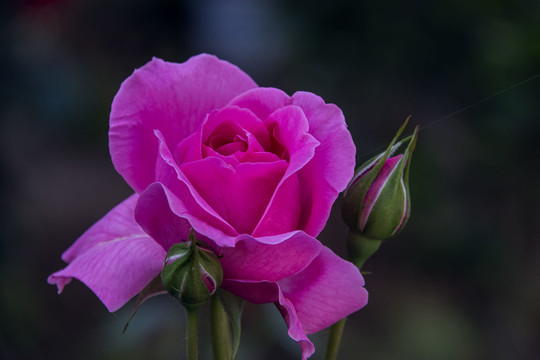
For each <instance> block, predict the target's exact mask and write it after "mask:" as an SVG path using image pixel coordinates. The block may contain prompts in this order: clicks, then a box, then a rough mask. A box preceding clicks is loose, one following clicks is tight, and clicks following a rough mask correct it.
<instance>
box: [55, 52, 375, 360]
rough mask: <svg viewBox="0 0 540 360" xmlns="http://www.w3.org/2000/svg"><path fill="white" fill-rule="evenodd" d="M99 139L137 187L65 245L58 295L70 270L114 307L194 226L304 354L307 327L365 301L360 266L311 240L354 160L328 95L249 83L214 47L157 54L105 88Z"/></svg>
mask: <svg viewBox="0 0 540 360" xmlns="http://www.w3.org/2000/svg"><path fill="white" fill-rule="evenodd" d="M109 147H110V152H111V158H112V161H113V163H114V166H115V168H116V170H117V171H118V172H119V173H120V174H121V175H122V176H123V177H124V179H125V180H126V181H127V183H128V184H129V185H130V186H131V187H132V188H133V190H134V191H135V194H134V195H132V196H131V197H129V198H128V199H127V200H125V201H124V202H122V203H121V204H119V205H118V206H117V207H115V208H114V209H113V210H111V212H109V213H108V214H107V215H106V216H105V217H104V218H102V219H101V220H100V221H98V222H97V223H96V224H95V225H94V226H92V227H91V228H90V229H89V230H88V231H87V232H86V233H84V234H83V235H82V236H81V237H80V238H79V239H78V240H77V241H76V242H75V243H74V244H73V245H72V246H71V247H70V248H69V249H68V250H67V251H66V252H65V253H64V254H63V256H62V259H63V260H64V261H66V262H67V263H69V265H68V266H67V267H66V268H64V269H63V270H61V271H58V272H56V273H54V274H53V275H51V276H50V277H49V279H48V281H49V283H51V284H56V285H57V286H58V289H59V292H61V291H62V289H63V288H64V286H65V285H66V284H67V283H69V282H70V281H71V279H72V278H76V279H78V280H80V281H82V282H84V283H85V284H86V285H87V286H88V287H89V288H90V289H92V291H93V292H94V293H95V294H96V295H97V296H98V297H99V298H100V300H101V301H102V302H103V303H104V304H105V306H106V307H107V308H108V309H109V311H116V310H117V309H119V308H120V307H122V306H123V305H124V304H125V303H126V302H128V301H129V300H130V299H131V298H132V297H133V296H135V295H136V294H137V293H139V292H140V291H141V290H142V289H143V288H144V286H145V285H147V284H148V283H149V282H150V281H151V280H152V279H153V278H154V277H156V276H158V275H159V273H160V271H161V269H162V267H163V260H164V257H165V254H166V251H167V250H168V249H169V248H170V246H171V245H172V244H174V243H177V242H180V241H185V240H187V238H188V233H189V231H190V229H192V228H193V229H194V230H195V232H196V234H197V238H199V239H201V240H203V241H204V242H205V243H206V244H207V245H208V246H210V247H211V248H212V249H213V251H214V252H215V253H216V254H217V255H218V256H219V257H220V262H221V265H222V267H223V271H224V280H223V284H222V287H223V288H224V289H226V290H228V291H230V292H232V293H234V294H236V295H237V296H239V297H242V298H244V299H246V300H248V301H251V302H254V303H268V302H274V303H275V304H276V306H277V307H278V309H279V310H280V312H281V313H282V315H283V317H284V319H285V321H286V323H287V325H288V327H289V335H290V337H291V338H293V339H294V340H296V341H298V342H299V344H300V346H301V348H302V358H303V359H306V358H307V357H309V356H311V354H312V353H313V352H314V346H313V344H312V343H311V342H310V341H309V339H308V338H307V336H306V334H310V333H314V332H317V331H319V330H321V329H323V328H325V327H327V326H329V325H331V324H333V323H334V322H336V321H338V320H340V319H341V318H343V317H345V316H347V315H349V314H351V313H352V312H355V311H357V310H358V309H360V308H361V307H363V306H364V305H365V304H366V303H367V292H366V290H365V289H364V288H363V285H364V280H363V278H362V276H361V275H360V272H359V271H358V269H357V268H356V267H355V266H354V265H353V264H351V263H349V262H347V261H345V260H343V259H341V258H340V257H338V256H337V255H335V254H334V253H333V252H332V251H331V250H330V249H328V248H326V247H324V246H322V244H321V243H320V242H319V241H318V240H317V239H316V238H315V237H316V236H317V235H318V234H319V233H320V231H321V230H322V229H323V228H324V226H325V224H326V221H327V219H328V216H329V213H330V210H331V207H332V204H333V202H334V201H335V199H336V197H337V196H338V194H339V192H341V191H342V190H343V189H345V187H346V185H347V183H348V182H349V180H350V179H351V177H352V176H353V171H354V165H355V147H354V144H353V142H352V139H351V135H350V133H349V132H348V130H347V128H346V125H345V121H344V118H343V114H342V112H341V111H340V109H339V108H338V107H337V106H335V105H333V104H326V103H325V102H324V101H323V100H322V99H321V98H320V97H318V96H316V95H314V94H312V93H308V92H297V93H295V94H294V95H293V96H288V95H287V94H285V93H284V92H282V91H281V90H278V89H274V88H260V87H257V85H256V84H255V83H254V82H253V80H252V79H251V78H250V77H249V76H247V75H246V74H245V73H243V72H242V71H241V70H240V69H238V68H237V67H235V66H233V65H231V64H229V63H227V62H225V61H222V60H219V59H217V58H216V57H214V56H210V55H205V54H203V55H198V56H195V57H193V58H191V59H189V60H188V61H187V62H185V63H183V64H175V63H169V62H165V61H163V60H160V59H156V58H154V59H153V60H152V61H150V62H149V63H148V64H146V65H144V66H143V67H142V68H140V69H137V70H135V72H134V73H133V74H132V75H131V76H130V77H129V78H128V79H127V80H125V81H124V83H123V84H122V86H121V88H120V90H119V92H118V94H117V95H116V97H115V99H114V101H113V104H112V110H111V117H110V131H109Z"/></svg>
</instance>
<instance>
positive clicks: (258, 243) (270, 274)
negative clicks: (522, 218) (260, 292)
mask: <svg viewBox="0 0 540 360" xmlns="http://www.w3.org/2000/svg"><path fill="white" fill-rule="evenodd" d="M276 238H277V236H276V237H274V238H273V239H272V240H269V239H264V238H263V239H261V238H257V239H256V238H252V237H251V236H248V235H240V236H239V237H238V239H237V242H236V245H235V247H234V248H223V249H221V254H220V255H222V256H221V258H220V262H221V266H222V267H223V273H224V277H225V278H226V279H239V280H249V281H278V280H281V279H283V278H286V277H289V276H291V275H294V274H297V273H298V272H300V271H302V270H303V269H305V268H306V267H307V266H308V265H309V264H310V263H311V262H312V261H313V259H314V258H315V257H317V255H318V254H319V252H320V250H321V247H322V245H321V243H320V241H318V240H317V239H314V238H312V237H311V236H309V235H307V234H306V233H304V232H303V231H296V232H292V233H288V234H282V235H281V236H280V238H281V239H279V241H280V242H279V243H275V244H271V243H263V242H262V241H272V242H275V241H277V239H276Z"/></svg>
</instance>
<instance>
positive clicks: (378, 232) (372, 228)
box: [342, 121, 418, 267]
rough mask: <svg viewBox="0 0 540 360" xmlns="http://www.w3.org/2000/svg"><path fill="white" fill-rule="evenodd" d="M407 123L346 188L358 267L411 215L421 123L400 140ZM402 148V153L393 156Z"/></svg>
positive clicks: (353, 256) (347, 218)
mask: <svg viewBox="0 0 540 360" xmlns="http://www.w3.org/2000/svg"><path fill="white" fill-rule="evenodd" d="M406 125H407V121H406V122H405V124H404V125H403V126H402V127H401V128H400V129H399V131H398V133H397V134H396V136H395V137H394V139H393V140H392V142H391V143H390V145H389V146H388V148H387V149H386V151H384V152H383V153H381V154H379V155H377V156H375V157H374V158H372V159H370V160H368V161H367V162H365V163H364V164H363V165H362V166H360V168H359V169H358V170H357V171H356V173H355V176H354V177H353V179H352V181H351V183H350V185H349V186H348V188H347V190H346V193H345V201H344V204H343V208H342V215H343V219H344V220H345V222H346V223H347V225H348V226H349V233H348V247H349V257H350V258H351V259H352V260H353V262H355V263H356V265H357V266H358V267H361V266H362V264H363V263H364V262H365V261H366V260H367V258H369V257H370V256H371V255H372V254H373V253H375V251H377V250H378V248H379V246H380V244H381V242H382V240H385V239H388V238H390V237H392V236H394V235H396V234H398V233H399V232H400V231H401V230H402V229H403V227H404V226H405V224H406V223H407V220H408V219H409V215H410V209H411V203H410V196H409V168H410V165H411V156H412V152H413V150H414V147H415V145H416V139H417V134H418V127H417V128H416V129H415V132H414V134H413V135H412V136H410V137H408V138H406V139H404V140H401V141H399V142H397V143H396V140H397V139H398V138H399V136H400V135H401V133H402V132H403V129H404V128H405V126H406ZM400 149H403V152H402V153H401V154H398V155H395V156H392V155H393V154H394V153H395V152H396V151H397V150H400Z"/></svg>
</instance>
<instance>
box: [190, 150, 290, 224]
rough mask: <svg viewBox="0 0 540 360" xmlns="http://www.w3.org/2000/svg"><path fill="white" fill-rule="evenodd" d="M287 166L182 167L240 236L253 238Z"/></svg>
mask: <svg viewBox="0 0 540 360" xmlns="http://www.w3.org/2000/svg"><path fill="white" fill-rule="evenodd" d="M286 167H287V163H286V162H285V161H276V162H267V163H242V164H239V165H238V166H236V167H233V166H231V165H229V164H228V163H226V162H224V161H223V160H221V159H218V158H212V157H209V158H206V159H203V160H200V161H194V162H191V163H187V164H182V165H181V167H180V168H181V170H182V172H183V173H184V174H185V175H186V176H187V178H188V179H189V182H190V183H191V185H192V186H193V187H194V188H195V189H196V190H197V193H198V194H200V196H201V197H202V198H203V199H205V200H206V202H207V203H208V204H209V205H210V206H211V207H212V209H214V210H215V211H216V212H217V213H218V214H219V215H220V216H221V217H222V218H223V219H224V220H225V221H226V222H227V223H228V224H230V225H232V227H234V228H235V229H236V231H237V232H238V233H239V234H251V233H252V232H253V230H254V229H255V226H256V225H257V223H258V222H259V220H260V218H261V216H262V214H263V212H264V211H265V209H266V206H267V205H268V203H269V201H270V199H271V197H272V195H273V193H274V190H275V189H276V186H277V184H278V183H279V182H280V180H281V178H282V176H283V174H284V173H285V169H286Z"/></svg>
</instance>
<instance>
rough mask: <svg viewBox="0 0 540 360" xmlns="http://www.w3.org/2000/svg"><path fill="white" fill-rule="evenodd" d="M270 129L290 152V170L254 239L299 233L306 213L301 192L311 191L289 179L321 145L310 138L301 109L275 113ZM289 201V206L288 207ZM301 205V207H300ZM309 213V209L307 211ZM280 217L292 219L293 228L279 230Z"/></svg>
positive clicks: (295, 107)
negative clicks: (297, 231) (277, 220)
mask: <svg viewBox="0 0 540 360" xmlns="http://www.w3.org/2000/svg"><path fill="white" fill-rule="evenodd" d="M266 123H267V126H272V125H271V124H275V127H274V130H273V132H274V139H276V140H278V141H279V142H280V143H281V145H283V147H284V148H285V149H286V150H287V152H288V158H289V159H288V160H289V166H288V167H287V171H286V172H285V174H284V175H283V178H282V179H281V181H280V183H279V185H278V186H277V187H276V190H275V192H274V195H273V197H272V199H271V200H270V202H269V203H268V206H267V208H266V210H265V213H264V215H263V216H262V217H261V219H260V222H259V224H258V225H257V228H256V229H255V231H254V233H253V234H254V236H261V235H270V234H276V233H277V231H278V230H279V231H291V230H295V229H298V221H299V219H300V215H301V212H303V211H304V206H303V205H304V204H302V203H301V200H302V198H301V197H300V196H301V195H300V191H307V190H308V189H309V188H304V186H303V184H302V187H300V186H298V182H297V179H292V180H290V181H288V180H289V178H290V177H292V176H293V175H294V174H295V173H296V172H298V171H299V170H300V169H301V168H302V167H304V166H306V164H308V163H309V162H310V160H311V159H312V157H313V156H314V154H315V148H316V147H317V146H319V142H318V141H317V140H316V139H315V138H314V137H313V136H311V135H310V134H309V133H308V131H309V124H308V121H307V119H306V117H305V116H304V113H303V111H302V109H300V108H299V107H298V106H286V107H284V108H281V109H279V110H276V111H275V112H273V113H272V114H271V115H270V116H269V117H268V118H267V119H266ZM287 198H289V199H290V200H289V204H291V203H292V204H294V205H292V206H289V205H287ZM299 204H300V206H298V205H299ZM308 211H309V209H308ZM278 213H280V215H279V217H280V218H287V217H288V218H289V219H290V221H287V225H288V226H291V228H289V229H287V228H283V227H281V226H280V227H278V228H276V214H278Z"/></svg>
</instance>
